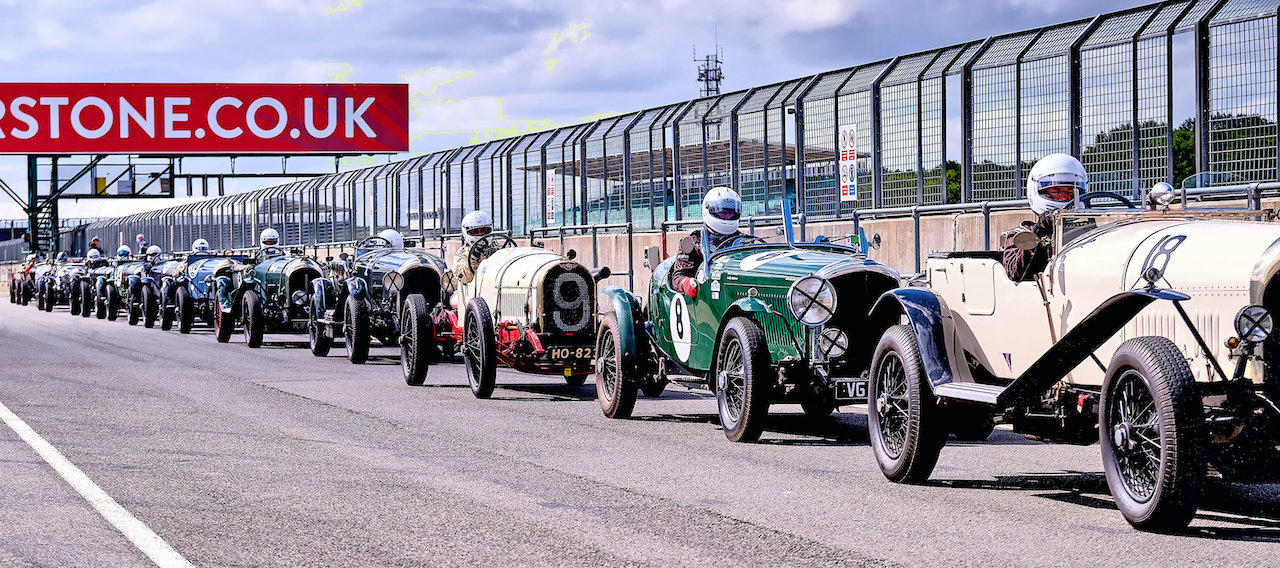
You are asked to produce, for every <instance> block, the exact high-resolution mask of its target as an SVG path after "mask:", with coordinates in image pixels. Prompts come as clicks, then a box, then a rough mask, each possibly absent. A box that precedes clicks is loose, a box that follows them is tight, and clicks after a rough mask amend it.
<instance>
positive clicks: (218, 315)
mask: <svg viewBox="0 0 1280 568" xmlns="http://www.w3.org/2000/svg"><path fill="white" fill-rule="evenodd" d="M209 297H210V298H213V336H214V338H215V339H217V340H218V343H226V342H228V341H231V334H232V332H234V331H235V330H236V318H235V314H229V313H226V312H224V311H223V310H222V304H221V303H220V302H218V287H217V286H216V285H215V286H210V287H209Z"/></svg>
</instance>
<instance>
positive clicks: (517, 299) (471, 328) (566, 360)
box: [453, 234, 609, 398]
mask: <svg viewBox="0 0 1280 568" xmlns="http://www.w3.org/2000/svg"><path fill="white" fill-rule="evenodd" d="M454 265H455V266H454V270H453V273H454V274H455V275H457V280H456V283H455V286H456V290H457V291H456V292H455V293H454V295H453V307H454V309H455V310H457V311H458V320H459V321H460V322H461V324H462V341H461V343H462V354H463V359H464V360H465V362H466V366H467V381H468V382H469V383H471V392H472V394H474V395H475V396H476V398H488V397H489V396H491V395H492V394H493V389H494V385H495V383H496V373H497V366H498V364H499V363H501V364H502V365H504V366H507V367H511V368H512V369H515V370H517V371H520V372H523V373H539V374H551V375H562V376H563V377H564V378H565V381H566V382H567V383H569V384H570V385H573V386H578V385H581V384H582V383H583V382H585V381H586V378H587V376H588V375H590V374H591V373H593V372H595V366H594V358H595V342H596V334H595V324H596V284H597V283H598V282H599V281H600V280H603V279H605V278H608V277H609V269H608V268H600V269H598V270H595V271H589V270H587V268H586V267H585V266H583V265H582V264H581V263H579V262H578V261H577V260H576V254H574V252H573V251H569V254H568V255H561V254H560V253H558V252H555V251H550V250H547V249H544V248H541V247H521V246H517V245H516V243H515V241H514V240H512V239H511V237H509V236H507V235H502V234H491V235H486V236H484V237H480V239H479V240H477V241H476V242H474V243H472V244H471V245H469V246H468V247H466V248H464V249H463V250H462V251H461V252H460V254H459V255H458V258H457V259H456V261H455V263H454Z"/></svg>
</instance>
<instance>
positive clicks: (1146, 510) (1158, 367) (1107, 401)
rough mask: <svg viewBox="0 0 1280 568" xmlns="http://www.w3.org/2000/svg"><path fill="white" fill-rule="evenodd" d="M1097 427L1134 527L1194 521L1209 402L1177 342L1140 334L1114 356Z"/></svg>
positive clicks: (1114, 487)
mask: <svg viewBox="0 0 1280 568" xmlns="http://www.w3.org/2000/svg"><path fill="white" fill-rule="evenodd" d="M1100 408H1101V410H1100V412H1099V415H1098V421H1099V423H1098V431H1099V432H1100V434H1099V436H1100V438H1101V442H1102V465H1103V468H1104V470H1105V472H1106V477H1107V487H1108V488H1109V489H1110V490H1111V495H1112V496H1113V497H1114V498H1115V500H1116V507H1117V508H1119V509H1120V513H1121V514H1122V515H1124V518H1125V520H1127V521H1129V524H1131V525H1133V526H1134V527H1135V528H1138V529H1142V530H1149V531H1161V532H1166V531H1177V530H1181V529H1183V528H1186V526H1187V525H1188V524H1189V523H1190V522H1191V519H1192V517H1194V516H1195V512H1196V508H1197V506H1198V504H1199V499H1200V495H1201V490H1202V485H1203V484H1204V477H1205V453H1206V440H1205V435H1206V434H1205V430H1204V406H1203V402H1202V401H1201V399H1200V397H1199V396H1198V394H1197V392H1196V385H1195V378H1194V376H1193V375H1192V374H1191V367H1190V366H1189V365H1187V360H1186V357H1185V356H1183V354H1182V351H1181V350H1180V349H1178V347H1177V345H1174V343H1173V342H1172V341H1170V340H1168V339H1166V338H1164V337H1137V338H1134V339H1130V340H1128V341H1126V342H1124V343H1123V344H1121V345H1120V348H1119V349H1117V350H1116V352H1115V355H1113V356H1112V357H1111V365H1110V367H1109V368H1108V369H1107V378H1106V380H1105V381H1104V383H1103V386H1102V399H1101V402H1100Z"/></svg>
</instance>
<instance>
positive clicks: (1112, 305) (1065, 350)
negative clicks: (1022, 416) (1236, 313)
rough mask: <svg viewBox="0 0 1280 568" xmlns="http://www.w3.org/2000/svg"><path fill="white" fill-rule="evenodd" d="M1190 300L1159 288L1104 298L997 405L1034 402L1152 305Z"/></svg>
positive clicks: (1001, 397) (1046, 352)
mask: <svg viewBox="0 0 1280 568" xmlns="http://www.w3.org/2000/svg"><path fill="white" fill-rule="evenodd" d="M1189 299H1191V296H1188V295H1186V294H1183V293H1182V292H1176V291H1174V290H1162V289H1159V288H1140V289H1137V290H1129V291H1128V292H1121V293H1119V294H1116V295H1114V296H1112V297H1110V298H1107V300H1106V301H1104V302H1102V304H1100V305H1099V306H1098V307H1097V308H1094V310H1093V311H1092V312H1089V315H1087V316H1085V318H1084V319H1082V320H1080V323H1078V324H1076V325H1075V327H1072V328H1071V331H1068V332H1067V334H1066V335H1064V336H1062V339H1060V340H1058V342H1057V343H1055V344H1053V346H1052V347H1050V348H1049V349H1048V350H1047V351H1045V352H1044V354H1043V355H1041V356H1040V358H1039V359H1036V362H1035V363H1032V364H1031V366H1030V367H1027V370H1026V371H1025V372H1023V373H1022V374H1021V375H1019V376H1018V378H1016V379H1014V380H1013V382H1012V383H1009V386H1008V387H1006V388H1005V389H1004V392H1001V393H1000V396H999V398H998V399H997V401H998V403H999V404H1001V405H1004V406H1013V405H1019V404H1027V403H1029V402H1033V401H1035V400H1036V399H1038V398H1039V397H1040V395H1041V394H1042V393H1043V392H1044V391H1046V390H1048V389H1049V388H1050V387H1052V386H1053V385H1054V384H1056V383H1057V382H1058V381H1060V380H1062V378H1063V377H1065V376H1067V373H1069V372H1071V370H1072V369H1074V368H1076V366H1077V365H1079V364H1080V363H1082V362H1084V360H1085V358H1087V357H1089V356H1090V355H1092V354H1093V352H1094V351H1097V350H1098V348H1099V347H1102V344H1103V343H1106V342H1107V340H1108V339H1111V336H1113V335H1115V334H1116V333H1117V332H1119V331H1120V329H1121V328H1123V327H1124V326H1125V325H1127V324H1128V323H1129V322H1130V321H1132V320H1133V318H1134V317H1135V316H1137V315H1138V312H1141V311H1142V310H1143V309H1144V308H1146V307H1147V306H1149V305H1151V303H1152V302H1155V301H1156V300H1168V301H1173V302H1180V301H1183V300H1189Z"/></svg>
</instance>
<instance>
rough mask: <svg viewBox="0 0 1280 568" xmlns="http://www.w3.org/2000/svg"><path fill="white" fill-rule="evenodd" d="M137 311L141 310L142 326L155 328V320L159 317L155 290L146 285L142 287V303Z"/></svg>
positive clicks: (157, 297) (157, 296)
mask: <svg viewBox="0 0 1280 568" xmlns="http://www.w3.org/2000/svg"><path fill="white" fill-rule="evenodd" d="M139 309H141V310H142V325H144V326H146V327H148V328H152V327H155V326H156V318H157V317H158V316H159V315H160V298H159V294H156V290H155V288H153V287H151V286H149V285H146V284H144V285H143V286H142V302H141V304H140V305H139Z"/></svg>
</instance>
